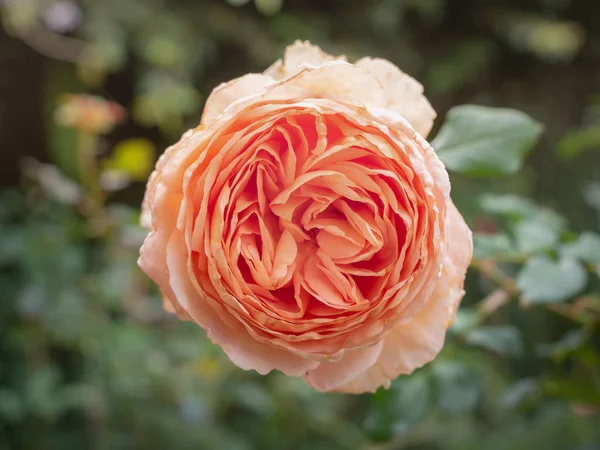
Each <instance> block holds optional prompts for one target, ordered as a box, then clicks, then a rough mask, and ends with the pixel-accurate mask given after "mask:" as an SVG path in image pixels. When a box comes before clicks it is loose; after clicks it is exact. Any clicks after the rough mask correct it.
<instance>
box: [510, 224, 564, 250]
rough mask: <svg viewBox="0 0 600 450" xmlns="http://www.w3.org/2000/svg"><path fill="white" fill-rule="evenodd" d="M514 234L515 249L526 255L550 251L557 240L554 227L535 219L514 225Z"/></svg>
mask: <svg viewBox="0 0 600 450" xmlns="http://www.w3.org/2000/svg"><path fill="white" fill-rule="evenodd" d="M514 233H515V238H516V241H517V247H518V248H519V250H521V251H522V252H527V253H534V252H539V251H542V250H548V249H551V248H553V247H554V245H556V243H557V242H558V238H559V232H558V229H557V228H556V226H553V224H552V223H549V222H545V221H542V220H536V219H531V220H525V221H522V222H519V223H518V224H517V225H515V229H514Z"/></svg>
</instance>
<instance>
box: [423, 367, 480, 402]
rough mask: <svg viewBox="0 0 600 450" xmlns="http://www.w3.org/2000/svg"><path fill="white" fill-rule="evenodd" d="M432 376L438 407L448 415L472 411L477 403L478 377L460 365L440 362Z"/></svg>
mask: <svg viewBox="0 0 600 450" xmlns="http://www.w3.org/2000/svg"><path fill="white" fill-rule="evenodd" d="M433 375H434V377H435V379H436V382H437V388H438V389H437V393H438V405H439V406H440V408H442V409H443V410H445V411H447V412H449V413H450V414H462V413H466V412H469V411H471V410H473V409H474V408H475V407H476V406H477V403H478V402H479V397H480V394H481V382H480V380H479V377H478V376H477V375H476V374H475V373H474V372H472V371H471V370H469V369H468V368H467V367H465V366H464V365H462V364H459V363H456V362H451V361H442V362H440V363H438V364H436V365H435V367H434V369H433Z"/></svg>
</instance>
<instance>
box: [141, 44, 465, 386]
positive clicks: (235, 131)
mask: <svg viewBox="0 0 600 450" xmlns="http://www.w3.org/2000/svg"><path fill="white" fill-rule="evenodd" d="M422 91H423V88H422V86H421V85H420V84H419V83H418V82H416V81H415V80H414V79H412V78H411V77H409V76H408V75H406V74H404V73H403V72H401V71H400V70H399V69H398V68H397V67H396V66H394V65H393V64H391V63H389V62H388V61H385V60H381V59H371V58H364V59H361V60H359V61H357V62H356V63H354V64H350V63H348V62H346V61H345V58H343V57H340V58H334V57H332V56H330V55H328V54H326V53H324V52H322V51H321V49H319V48H318V47H315V46H313V45H311V44H309V43H307V42H305V43H302V42H296V43H295V44H294V45H292V46H290V47H288V49H287V50H286V53H285V57H284V59H283V61H278V62H276V63H275V64H274V65H273V66H271V67H270V68H269V69H267V70H266V71H265V73H263V74H249V75H245V76H243V77H241V78H237V79H235V80H233V81H230V82H228V83H225V84H222V85H220V86H218V87H217V88H216V89H215V90H214V91H213V92H212V94H211V95H210V97H209V98H208V101H207V104H206V108H205V110H204V114H203V116H202V121H201V123H200V125H199V126H198V127H197V128H195V129H193V130H190V131H188V132H186V133H185V134H184V135H183V137H182V138H181V140H180V141H179V142H178V143H177V144H175V145H174V146H172V147H170V148H169V149H168V150H167V151H166V153H165V154H164V155H163V156H162V157H161V159H160V160H159V162H158V163H157V166H156V170H155V172H154V173H153V174H152V176H151V178H150V180H149V182H148V187H147V191H146V198H145V200H144V204H143V214H142V221H143V223H144V224H145V225H147V226H148V227H149V228H150V230H151V231H150V234H149V236H148V238H147V239H146V242H145V243H144V246H143V247H142V249H141V257H140V260H139V264H140V266H141V268H142V269H143V270H144V272H145V273H146V274H148V276H150V277H151V278H152V279H153V280H154V281H155V282H156V283H157V284H158V285H159V287H160V289H161V291H162V292H163V293H164V296H165V304H166V307H167V309H169V310H171V311H175V312H177V314H178V315H179V317H181V318H183V319H188V320H193V321H194V322H196V323H197V324H198V325H200V326H201V327H202V328H204V329H205V330H206V332H207V334H208V337H209V339H210V340H212V341H213V342H214V343H216V344H218V345H220V346H221V347H222V348H223V350H224V351H225V352H226V353H227V355H228V356H229V358H230V359H231V360H232V361H233V362H234V363H235V364H236V365H238V366H239V367H241V368H243V369H246V370H248V369H254V370H256V371H257V372H259V373H261V374H266V373H267V372H269V371H271V370H273V369H277V370H280V371H282V372H284V373H285V374H287V375H291V376H303V377H304V379H305V380H306V382H307V383H308V384H310V385H311V386H313V387H314V388H316V389H318V390H321V391H341V392H353V393H361V392H365V391H375V390H376V389H377V388H378V387H379V386H385V387H388V386H389V385H390V382H391V380H392V379H394V378H395V377H397V376H398V375H400V374H407V373H410V372H412V371H413V370H414V369H416V368H418V367H420V366H422V365H424V364H425V363H427V362H429V361H431V360H432V359H433V358H434V357H435V356H436V354H437V353H438V352H439V351H440V349H441V348H442V345H443V343H444V337H445V334H446V329H447V327H448V326H449V325H450V323H451V322H452V320H453V317H454V315H455V313H456V309H457V307H458V304H459V302H460V299H461V298H462V296H463V281H464V278H465V272H466V270H467V266H468V264H469V262H470V259H471V250H472V242H471V233H470V231H469V229H468V228H467V226H466V225H465V222H464V221H463V219H462V217H461V216H460V214H459V212H458V211H457V210H456V208H455V207H454V205H453V203H452V201H451V199H450V184H449V180H448V174H447V172H446V170H445V169H444V166H443V165H442V163H441V162H440V160H439V159H438V158H437V156H436V154H435V153H434V151H433V149H432V148H431V147H430V146H429V144H428V143H427V141H426V140H425V137H426V136H427V134H428V132H429V130H430V129H431V126H432V122H433V119H434V117H435V112H434V111H433V109H432V108H431V106H430V105H429V103H428V102H427V100H426V99H425V97H424V96H423V94H422Z"/></svg>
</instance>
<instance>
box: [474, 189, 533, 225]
mask: <svg viewBox="0 0 600 450" xmlns="http://www.w3.org/2000/svg"><path fill="white" fill-rule="evenodd" d="M479 204H480V206H481V209H483V210H484V211H486V212H488V213H490V214H500V215H503V216H507V217H509V218H512V219H522V218H525V217H531V216H532V215H533V214H534V213H535V211H536V209H537V207H536V205H535V204H534V203H533V202H532V201H531V200H529V199H527V198H523V197H520V196H518V195H514V194H503V195H502V194H485V195H482V196H481V198H480V199H479Z"/></svg>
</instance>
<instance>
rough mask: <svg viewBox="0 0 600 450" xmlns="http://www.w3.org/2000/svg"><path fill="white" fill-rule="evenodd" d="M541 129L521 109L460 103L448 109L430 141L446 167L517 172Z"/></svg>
mask: <svg viewBox="0 0 600 450" xmlns="http://www.w3.org/2000/svg"><path fill="white" fill-rule="evenodd" d="M541 132H542V125H541V124H540V123H538V122H536V121H535V120H533V119H532V118H531V117H529V116H528V115H527V114H525V113H522V112H520V111H516V110H513V109H505V108H491V107H485V106H475V105H463V106H457V107H454V108H452V109H451V110H450V112H449V113H448V115H447V117H446V121H445V122H444V124H443V125H442V128H441V130H440V132H439V133H438V135H437V136H436V138H435V139H434V140H433V142H432V143H431V145H432V146H433V148H434V149H435V150H436V152H437V153H438V155H439V157H440V159H441V160H442V162H443V163H444V164H445V165H446V167H447V168H448V169H450V170H454V171H456V172H458V173H461V174H465V175H470V176H477V177H482V176H483V177H485V176H488V177H489V176H495V175H502V174H509V173H515V172H517V171H518V170H519V169H520V168H521V167H522V165H523V161H524V159H525V157H526V156H527V154H528V153H529V152H530V150H531V149H532V147H533V145H534V144H535V142H536V141H537V139H538V137H539V135H540V133H541Z"/></svg>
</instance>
